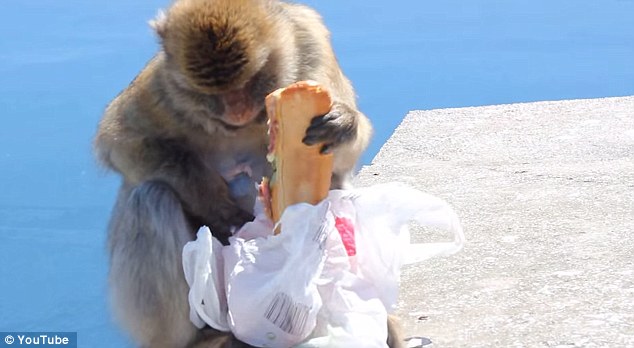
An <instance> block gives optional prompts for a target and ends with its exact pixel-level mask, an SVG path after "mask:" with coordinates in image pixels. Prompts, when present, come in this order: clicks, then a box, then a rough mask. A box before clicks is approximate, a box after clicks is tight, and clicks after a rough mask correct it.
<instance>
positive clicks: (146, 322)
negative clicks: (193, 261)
mask: <svg viewBox="0 0 634 348" xmlns="http://www.w3.org/2000/svg"><path fill="white" fill-rule="evenodd" d="M109 229H110V231H109V248H110V253H111V260H110V275H109V283H110V292H111V296H112V304H113V309H114V311H115V314H116V315H117V317H118V319H119V321H120V322H121V323H122V324H123V326H124V327H125V329H126V330H127V331H128V332H129V333H130V334H131V336H132V337H133V339H134V340H135V341H136V342H137V343H138V344H139V345H140V346H142V347H151V348H161V347H165V348H178V347H185V346H187V345H188V344H189V343H190V342H192V340H193V339H194V338H195V336H196V334H197V330H196V327H195V326H194V325H193V324H192V323H191V322H190V320H189V303H188V299H187V296H188V292H189V287H188V286H187V283H186V281H185V277H184V273H183V268H182V261H181V257H182V250H183V246H184V245H185V243H187V242H188V241H189V240H191V239H192V238H193V231H192V228H191V227H190V226H189V225H188V223H187V220H186V218H185V216H184V214H183V210H182V207H181V204H180V201H179V200H178V198H177V196H176V195H175V193H174V191H173V190H172V189H171V188H170V187H169V186H168V185H167V184H164V183H162V182H159V181H148V182H145V183H143V184H141V185H139V186H137V187H134V188H132V189H126V188H122V189H121V191H120V192H119V197H118V201H117V205H116V206H115V208H114V212H113V216H112V220H111V222H110V227H109Z"/></svg>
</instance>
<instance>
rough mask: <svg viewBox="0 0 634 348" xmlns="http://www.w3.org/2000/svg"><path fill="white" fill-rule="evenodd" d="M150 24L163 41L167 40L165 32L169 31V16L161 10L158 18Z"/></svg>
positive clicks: (157, 15)
mask: <svg viewBox="0 0 634 348" xmlns="http://www.w3.org/2000/svg"><path fill="white" fill-rule="evenodd" d="M148 23H149V24H150V27H152V29H154V31H156V33H157V34H158V36H160V37H161V39H164V38H165V32H166V31H167V14H166V13H165V11H163V10H159V11H158V13H157V14H156V18H154V19H152V20H150V21H149V22H148Z"/></svg>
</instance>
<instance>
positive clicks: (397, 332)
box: [387, 315, 405, 348]
mask: <svg viewBox="0 0 634 348" xmlns="http://www.w3.org/2000/svg"><path fill="white" fill-rule="evenodd" d="M387 345H388V347H390V348H404V347H405V335H403V328H402V326H401V323H400V321H399V320H398V318H397V317H396V316H394V315H388V316H387Z"/></svg>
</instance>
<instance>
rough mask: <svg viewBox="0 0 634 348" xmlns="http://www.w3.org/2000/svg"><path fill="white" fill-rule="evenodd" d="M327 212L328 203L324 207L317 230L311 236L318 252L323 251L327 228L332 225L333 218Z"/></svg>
mask: <svg viewBox="0 0 634 348" xmlns="http://www.w3.org/2000/svg"><path fill="white" fill-rule="evenodd" d="M329 210H330V203H329V204H327V205H326V206H325V211H324V217H323V218H322V219H321V221H320V222H319V229H318V230H317V232H316V233H315V234H314V235H313V242H315V243H317V245H318V246H319V249H320V250H324V247H325V244H326V239H328V232H329V229H328V228H329V227H331V226H333V224H334V217H333V216H332V214H331V213H330V212H329Z"/></svg>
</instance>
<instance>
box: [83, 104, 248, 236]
mask: <svg viewBox="0 0 634 348" xmlns="http://www.w3.org/2000/svg"><path fill="white" fill-rule="evenodd" d="M124 102H125V100H115V101H114V102H113V104H112V105H111V106H110V107H109V108H108V110H107V111H106V115H105V117H104V120H103V121H102V123H101V125H100V129H99V132H98V135H97V138H96V142H95V146H96V148H97V152H98V155H99V157H100V159H101V161H102V162H103V163H105V164H106V166H108V167H110V168H111V169H113V170H115V171H117V172H119V173H121V174H122V175H123V177H124V180H125V182H126V184H127V185H128V186H138V185H140V184H142V183H144V182H148V181H160V182H163V183H165V184H168V185H169V186H170V187H171V188H172V189H173V190H174V191H175V193H176V194H177V196H178V198H179V199H180V201H181V204H182V205H183V209H184V211H185V213H186V214H187V216H188V218H189V220H190V222H191V223H192V225H193V226H192V227H193V228H197V227H199V226H197V225H203V224H205V225H208V226H210V227H211V228H212V229H213V230H214V234H217V235H218V236H219V237H221V236H223V237H224V236H228V233H229V230H230V226H241V225H242V224H243V223H245V222H246V221H250V220H252V216H251V214H250V213H247V212H245V211H243V210H242V209H240V208H239V207H238V206H237V205H236V204H235V202H234V200H233V198H232V197H231V195H230V192H229V188H228V185H227V183H226V182H225V180H224V179H223V178H222V176H221V175H220V174H219V173H218V172H217V171H216V169H215V168H213V167H212V166H211V165H209V164H205V163H204V161H203V159H202V158H201V157H200V156H199V155H198V154H197V153H196V151H195V150H193V149H192V148H191V147H190V145H189V142H188V141H187V139H185V138H178V137H173V136H172V137H167V136H161V135H159V133H158V132H156V130H155V129H153V128H152V127H150V126H149V125H148V124H146V123H144V122H147V121H146V120H145V119H148V118H149V117H150V116H149V114H148V113H143V112H142V110H140V108H139V107H136V108H134V109H133V110H134V111H130V106H129V105H125V106H127V107H125V108H124V107H123V106H124V105H120V104H121V103H124ZM132 115H136V119H135V118H133V117H132ZM131 119H135V121H131ZM138 119H140V120H138ZM139 128H141V129H139Z"/></svg>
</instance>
